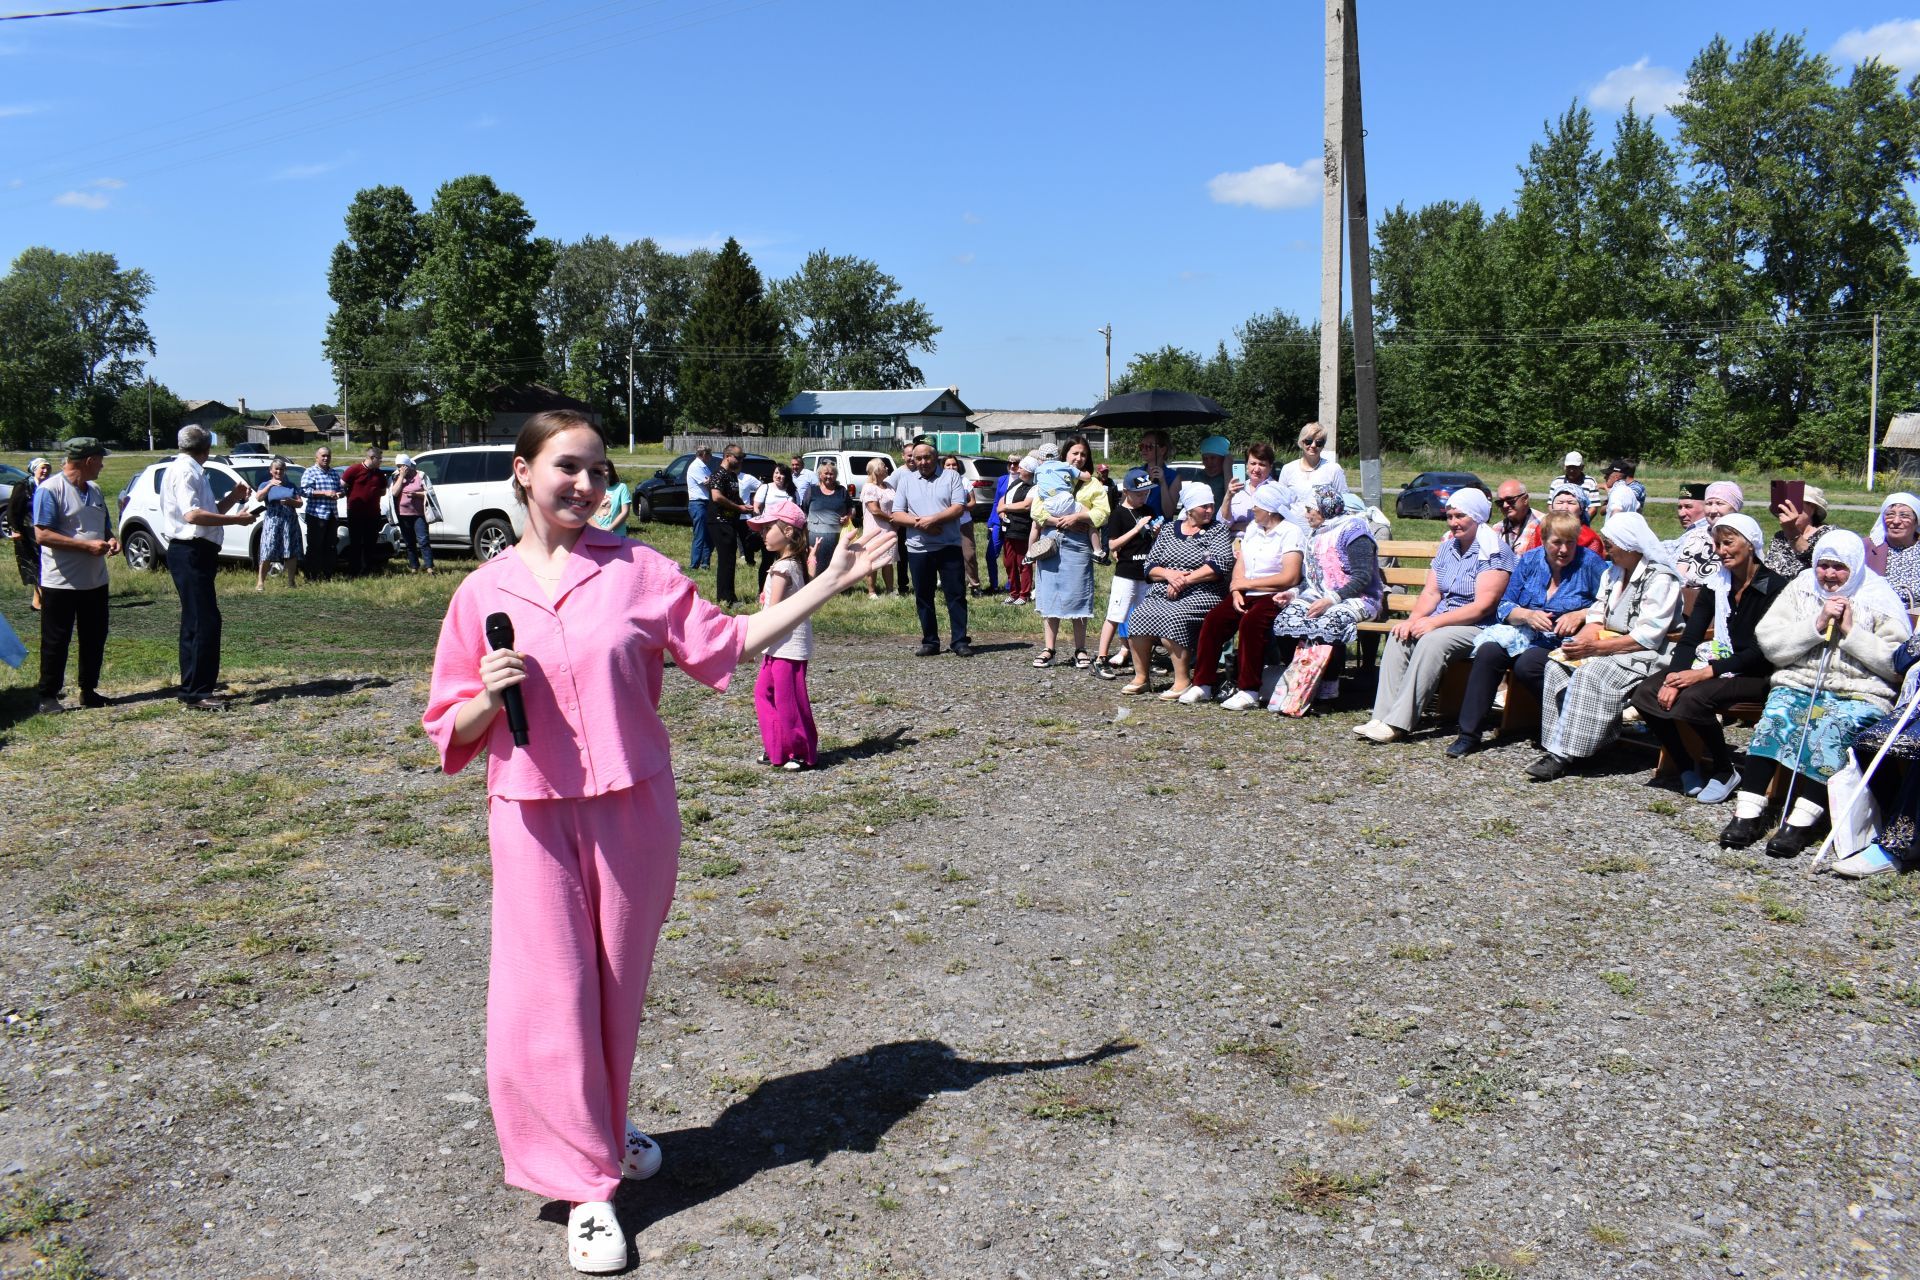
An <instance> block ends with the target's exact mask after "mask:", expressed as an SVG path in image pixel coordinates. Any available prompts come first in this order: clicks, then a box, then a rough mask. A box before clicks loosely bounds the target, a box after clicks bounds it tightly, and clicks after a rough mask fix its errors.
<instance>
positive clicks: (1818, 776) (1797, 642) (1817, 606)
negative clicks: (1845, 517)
mask: <svg viewBox="0 0 1920 1280" xmlns="http://www.w3.org/2000/svg"><path fill="white" fill-rule="evenodd" d="M1754 635H1755V638H1756V639H1757V640H1759V642H1760V647H1761V649H1763V650H1764V651H1765V652H1766V655H1767V660H1768V661H1769V662H1771V663H1773V668H1774V670H1773V675H1772V677H1771V683H1772V686H1773V687H1772V691H1771V692H1770V693H1768V694H1767V705H1766V710H1765V711H1763V712H1762V713H1761V715H1760V723H1759V724H1758V725H1756V726H1754V730H1753V739H1752V741H1750V742H1749V743H1748V744H1747V762H1746V764H1745V765H1744V766H1742V767H1741V770H1740V790H1739V791H1737V792H1736V793H1734V797H1733V806H1734V807H1733V821H1731V822H1729V823H1728V824H1727V826H1726V829H1725V830H1724V831H1722V832H1721V833H1720V843H1721V844H1722V845H1724V846H1726V847H1727V848H1729V849H1744V848H1746V847H1747V846H1748V845H1750V844H1752V843H1754V842H1755V841H1756V840H1758V839H1759V838H1760V837H1761V836H1762V835H1764V834H1766V829H1767V823H1766V820H1765V818H1764V816H1763V815H1764V814H1765V813H1766V807H1767V794H1766V793H1767V784H1768V782H1769V781H1770V780H1771V778H1772V776H1773V770H1774V766H1775V765H1776V764H1778V765H1782V766H1785V767H1786V768H1787V769H1790V770H1792V771H1793V772H1794V773H1797V774H1799V775H1800V776H1799V779H1798V780H1797V781H1796V782H1795V784H1794V802H1793V808H1792V809H1791V810H1789V811H1788V813H1787V814H1786V817H1785V823H1784V825H1783V826H1782V827H1781V829H1780V831H1779V832H1778V833H1776V834H1775V835H1774V837H1773V838H1772V839H1771V840H1769V841H1768V842H1767V855H1768V856H1769V857H1774V858H1791V857H1794V856H1795V855H1797V854H1799V853H1800V852H1801V851H1803V850H1805V849H1806V848H1807V847H1808V846H1809V845H1811V844H1813V843H1814V842H1815V841H1816V840H1818V839H1819V837H1820V835H1821V832H1822V831H1823V830H1824V829H1825V827H1826V823H1827V811H1826V805H1827V785H1826V784H1827V779H1828V778H1830V777H1832V776H1833V775H1834V774H1835V773H1836V772H1838V771H1839V770H1840V768H1841V767H1842V766H1844V765H1845V764H1846V761H1847V749H1848V748H1849V747H1850V746H1851V745H1852V743H1853V740H1854V739H1855V738H1856V737H1858V736H1859V734H1860V731H1861V730H1863V729H1865V728H1867V727H1868V726H1869V725H1871V724H1873V723H1874V722H1875V721H1877V720H1879V719H1880V718H1881V717H1882V716H1884V715H1885V714H1886V713H1887V712H1888V711H1890V710H1891V709H1892V708H1893V699H1894V693H1895V690H1896V689H1897V688H1898V687H1899V683H1900V674H1899V671H1898V669H1897V668H1896V667H1895V665H1894V655H1895V654H1897V653H1898V652H1899V651H1900V648H1901V646H1902V645H1904V644H1905V643H1906V642H1907V640H1908V639H1909V638H1910V637H1911V636H1912V635H1913V624H1912V623H1910V622H1909V621H1908V620H1907V610H1906V606H1905V605H1903V604H1901V603H1900V597H1899V596H1897V595H1895V594H1894V592H1893V588H1892V587H1890V586H1888V585H1887V580H1886V579H1885V578H1882V577H1881V576H1880V575H1879V574H1877V573H1875V572H1873V570H1871V569H1869V568H1867V546H1866V543H1865V542H1863V541H1861V538H1860V535H1859V534H1857V533H1853V532H1851V531H1850V530H1846V529H1832V530H1829V531H1828V532H1827V533H1826V534H1825V536H1823V537H1822V538H1821V539H1820V541H1819V542H1817V543H1815V544H1814V547H1813V567H1812V568H1811V569H1808V570H1806V571H1804V572H1803V573H1801V574H1800V575H1799V576H1798V577H1796V578H1795V579H1794V580H1793V581H1792V582H1791V583H1789V584H1788V586H1787V589H1786V590H1785V591H1783V592H1781V593H1780V599H1779V601H1778V602H1777V603H1776V604H1775V605H1774V606H1773V607H1772V608H1770V609H1768V610H1767V613H1766V616H1765V617H1763V618H1762V619H1760V625H1759V626H1758V627H1757V628H1755V631H1754ZM1823 668H1824V669H1823ZM1816 688H1817V689H1818V691H1819V696H1818V697H1815V696H1814V693H1815V689H1816Z"/></svg>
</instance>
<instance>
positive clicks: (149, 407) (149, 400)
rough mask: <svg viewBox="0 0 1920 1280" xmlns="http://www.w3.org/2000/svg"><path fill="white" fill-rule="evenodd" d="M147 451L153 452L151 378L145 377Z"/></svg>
mask: <svg viewBox="0 0 1920 1280" xmlns="http://www.w3.org/2000/svg"><path fill="white" fill-rule="evenodd" d="M147 452H148V453H152V452H153V379H152V378H148V379H147Z"/></svg>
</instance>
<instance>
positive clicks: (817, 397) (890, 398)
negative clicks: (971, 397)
mask: <svg viewBox="0 0 1920 1280" xmlns="http://www.w3.org/2000/svg"><path fill="white" fill-rule="evenodd" d="M948 396H950V397H952V399H953V403H954V404H955V405H956V406H957V407H958V410H959V412H961V413H965V412H967V406H966V404H965V403H964V402H963V401H962V400H961V399H960V393H959V392H958V391H957V390H955V389H954V388H952V387H904V388H901V389H899V390H895V391H802V392H801V393H800V394H799V395H797V396H795V397H794V398H793V399H792V400H789V401H788V402H787V403H786V404H784V405H782V406H781V407H780V416H781V417H783V418H817V417H836V418H837V417H851V418H858V417H879V418H887V417H899V416H902V415H904V414H912V413H931V412H933V410H934V407H935V406H936V405H938V404H939V403H940V400H941V399H942V397H948Z"/></svg>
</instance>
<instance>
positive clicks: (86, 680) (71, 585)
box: [33, 436, 120, 713]
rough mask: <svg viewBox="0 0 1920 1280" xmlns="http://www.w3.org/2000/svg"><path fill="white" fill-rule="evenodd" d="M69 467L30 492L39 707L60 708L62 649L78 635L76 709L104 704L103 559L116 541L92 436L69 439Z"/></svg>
mask: <svg viewBox="0 0 1920 1280" xmlns="http://www.w3.org/2000/svg"><path fill="white" fill-rule="evenodd" d="M66 455H67V458H66V462H65V464H64V465H63V466H62V467H61V468H60V470H58V471H56V472H54V473H53V474H52V475H49V476H48V477H47V478H46V479H45V480H43V481H41V482H40V487H39V488H38V489H36V490H34V493H33V528H34V535H35V537H36V538H37V539H38V541H39V544H40V600H41V604H40V710H41V711H42V712H45V713H51V712H55V711H62V710H65V708H64V707H62V706H61V705H60V689H61V686H62V685H64V684H65V683H66V680H67V645H68V643H69V642H70V641H71V640H72V639H73V633H74V629H75V627H76V626H77V627H78V628H79V631H80V673H79V674H80V705H81V706H83V707H104V706H106V705H107V699H105V698H103V697H101V696H100V662H101V659H102V657H103V656H104V655H105V654H106V651H107V557H108V556H111V555H115V554H118V552H119V550H120V542H119V539H117V538H115V537H114V536H113V535H112V533H110V532H109V531H108V528H107V498H106V495H105V494H103V493H101V492H100V486H99V485H97V484H95V483H94V481H95V480H96V479H98V478H99V476H100V467H101V465H102V464H103V463H105V462H106V459H107V451H106V450H105V449H104V448H102V447H101V445H100V442H99V441H98V440H96V439H94V438H93V437H92V436H75V437H74V438H73V439H71V440H69V441H67V444H66Z"/></svg>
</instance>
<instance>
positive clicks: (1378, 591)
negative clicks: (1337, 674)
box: [1267, 487, 1386, 716]
mask: <svg viewBox="0 0 1920 1280" xmlns="http://www.w3.org/2000/svg"><path fill="white" fill-rule="evenodd" d="M1351 497H1353V495H1352V494H1346V493H1341V492H1340V491H1339V490H1338V489H1334V488H1331V487H1328V488H1322V489H1316V490H1315V491H1314V495H1313V505H1312V506H1310V507H1308V508H1307V510H1306V520H1307V524H1308V526H1309V527H1310V528H1311V529H1312V531H1313V534H1312V541H1311V542H1309V543H1308V544H1307V555H1306V565H1305V568H1306V580H1305V582H1304V583H1302V585H1301V587H1300V590H1299V591H1298V592H1296V593H1295V594H1294V596H1293V599H1292V600H1291V601H1289V602H1287V603H1286V604H1285V605H1284V606H1282V608H1281V610H1280V612H1279V614H1278V615H1276V616H1275V618H1274V620H1273V634H1274V635H1276V636H1278V637H1280V639H1281V640H1282V641H1283V642H1284V641H1291V642H1292V643H1293V657H1292V658H1291V659H1290V660H1289V661H1288V663H1287V673H1286V675H1284V676H1283V677H1281V680H1280V684H1279V686H1278V687H1277V688H1275V689H1274V693H1273V700H1272V701H1271V702H1269V703H1268V704H1267V705H1268V709H1269V710H1272V711H1284V712H1286V713H1287V714H1288V715H1294V716H1303V715H1305V714H1306V713H1307V707H1308V706H1309V705H1311V703H1312V701H1313V697H1314V694H1315V691H1316V689H1317V687H1318V685H1319V684H1320V681H1321V678H1322V673H1324V672H1325V671H1326V670H1327V669H1328V668H1329V667H1331V666H1332V665H1333V658H1334V646H1336V645H1346V644H1351V643H1353V638H1354V636H1355V635H1357V634H1358V633H1359V630H1360V624H1361V623H1363V622H1371V621H1373V619H1375V618H1377V617H1379V616H1380V608H1381V605H1382V604H1383V603H1384V601H1385V600H1386V588H1385V581H1386V580H1385V578H1383V577H1382V576H1381V573H1380V554H1379V544H1378V542H1376V541H1375V539H1374V536H1373V530H1372V529H1371V527H1370V526H1369V525H1368V523H1367V515H1366V511H1367V508H1366V504H1365V503H1360V502H1355V503H1352V504H1349V503H1348V501H1347V499H1348V498H1351Z"/></svg>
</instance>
